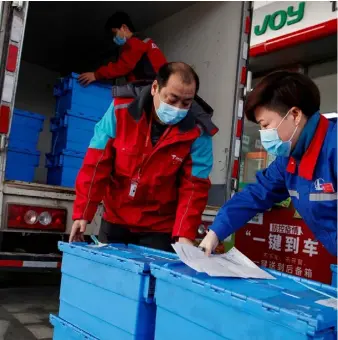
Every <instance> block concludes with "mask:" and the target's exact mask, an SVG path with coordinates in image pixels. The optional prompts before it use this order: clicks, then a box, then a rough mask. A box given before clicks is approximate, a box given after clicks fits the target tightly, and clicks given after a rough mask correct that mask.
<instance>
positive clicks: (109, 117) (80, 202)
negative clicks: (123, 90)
mask: <svg viewBox="0 0 338 340" xmlns="http://www.w3.org/2000/svg"><path fill="white" fill-rule="evenodd" d="M115 133H116V118H115V112H114V103H112V104H111V105H110V107H109V109H108V111H107V112H106V113H105V115H104V116H103V118H102V119H101V120H100V121H99V122H98V123H97V124H96V126H95V130H94V137H93V138H92V140H91V142H90V145H89V148H88V150H87V153H86V156H85V158H84V161H83V164H82V168H81V169H80V172H79V174H78V176H77V179H76V186H75V189H76V198H75V202H74V208H73V219H74V220H79V219H83V220H87V221H89V222H91V221H92V219H93V218H94V216H95V213H96V210H97V207H98V205H99V203H100V202H101V201H102V199H103V196H104V193H105V187H106V185H107V182H108V181H109V178H110V174H111V171H112V167H113V157H114V152H113V145H112V144H113V140H114V138H115Z"/></svg>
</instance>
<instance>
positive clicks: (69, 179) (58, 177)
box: [46, 150, 85, 188]
mask: <svg viewBox="0 0 338 340" xmlns="http://www.w3.org/2000/svg"><path fill="white" fill-rule="evenodd" d="M84 157H85V154H84V153H82V152H75V151H68V150H64V151H63V152H62V153H60V154H57V155H53V154H47V155H46V168H47V169H48V171H47V184H51V185H58V186H63V187H69V188H73V187H74V186H75V181H76V177H77V175H78V173H79V171H80V168H81V166H82V163H83V159H84Z"/></svg>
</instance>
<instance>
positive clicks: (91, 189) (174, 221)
mask: <svg viewBox="0 0 338 340" xmlns="http://www.w3.org/2000/svg"><path fill="white" fill-rule="evenodd" d="M198 88H199V78H198V76H197V74H196V73H195V71H194V70H193V69H192V68H191V67H190V66H189V65H187V64H184V63H169V64H166V65H164V66H163V67H162V68H161V69H160V70H159V73H158V75H157V77H156V80H155V81H154V82H153V83H152V84H151V83H150V85H148V86H142V87H141V86H138V85H135V84H129V85H126V86H122V87H118V86H116V87H114V88H113V98H114V100H113V103H112V104H111V106H110V108H109V109H108V111H107V112H106V114H105V115H104V117H103V118H102V120H101V121H100V122H99V123H98V124H97V125H96V127H95V133H94V137H93V139H92V140H91V143H90V146H89V149H88V151H87V154H86V157H85V159H84V163H83V166H82V168H81V170H80V172H79V175H78V178H77V181H76V200H75V203H74V212H73V219H74V220H75V222H74V224H73V227H72V232H71V235H70V242H72V241H81V240H83V233H84V232H85V230H86V226H87V224H88V223H90V222H91V221H92V219H93V218H94V215H95V213H96V210H97V206H98V204H99V203H100V202H101V201H102V200H103V204H104V215H103V220H102V224H101V229H100V232H99V240H100V241H101V242H102V243H126V244H128V243H133V244H139V245H143V246H148V247H152V248H157V249H162V250H167V251H170V250H171V243H172V242H175V241H178V242H184V243H190V244H192V242H193V240H194V239H195V237H196V230H197V228H198V226H199V225H200V223H201V217H202V213H203V211H204V209H205V206H206V204H207V198H208V191H209V188H210V181H209V174H210V171H211V168H212V162H213V158H212V136H213V135H214V134H215V133H216V132H217V131H218V129H217V127H216V126H215V125H214V124H213V123H212V121H211V116H212V113H213V111H212V108H211V107H210V106H209V105H208V104H206V103H205V102H204V101H202V100H201V99H200V98H199V97H197V96H196V93H197V91H198ZM194 99H195V100H194Z"/></svg>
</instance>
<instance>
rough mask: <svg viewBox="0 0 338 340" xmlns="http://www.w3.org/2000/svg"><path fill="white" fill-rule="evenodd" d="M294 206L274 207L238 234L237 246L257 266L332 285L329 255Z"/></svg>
mask: <svg viewBox="0 0 338 340" xmlns="http://www.w3.org/2000/svg"><path fill="white" fill-rule="evenodd" d="M294 214H295V211H294V209H291V208H289V209H286V208H283V209H275V208H274V209H273V210H271V211H268V212H265V213H264V215H263V214H262V216H261V218H259V219H256V221H259V222H256V223H255V224H247V225H246V227H244V228H242V229H240V230H239V231H238V232H237V233H236V238H235V245H236V248H237V249H239V250H240V251H241V252H243V254H245V255H246V256H248V257H249V258H250V259H251V260H252V261H254V262H255V263H256V264H257V265H260V266H264V267H267V268H271V269H275V270H278V271H281V272H285V273H287V274H292V275H295V276H300V277H303V278H307V279H311V280H315V281H319V282H323V283H327V284H331V277H332V274H331V269H330V265H331V264H336V263H337V258H336V257H334V256H332V255H330V254H329V253H328V251H327V250H326V249H325V248H324V246H323V245H322V244H321V243H320V242H319V241H318V240H316V239H315V237H314V235H313V234H312V232H311V231H310V229H309V228H308V227H307V226H306V224H305V223H304V221H303V220H302V219H298V218H294Z"/></svg>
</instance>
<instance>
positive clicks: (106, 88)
mask: <svg viewBox="0 0 338 340" xmlns="http://www.w3.org/2000/svg"><path fill="white" fill-rule="evenodd" d="M78 77H79V75H78V74H76V73H72V74H71V75H70V76H68V77H65V78H63V79H61V80H60V81H59V83H58V84H57V85H56V86H55V87H54V95H55V96H56V98H57V99H56V116H57V117H62V116H63V115H64V114H65V113H66V112H67V110H71V111H73V112H76V113H78V114H80V115H83V116H95V117H97V118H99V119H101V118H102V116H103V115H104V113H105V112H106V111H107V109H108V107H109V105H110V104H111V102H112V100H113V99H112V86H111V85H107V84H100V83H92V84H90V85H89V86H87V87H83V86H81V85H80V84H79V83H78Z"/></svg>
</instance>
